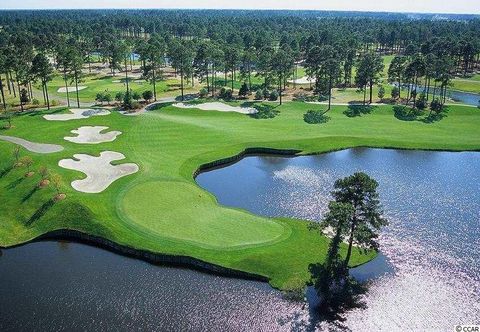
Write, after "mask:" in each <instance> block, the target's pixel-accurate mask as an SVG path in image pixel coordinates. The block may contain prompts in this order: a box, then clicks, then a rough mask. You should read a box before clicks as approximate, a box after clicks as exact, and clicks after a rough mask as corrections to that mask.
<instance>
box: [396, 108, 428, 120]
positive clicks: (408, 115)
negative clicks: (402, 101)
mask: <svg viewBox="0 0 480 332" xmlns="http://www.w3.org/2000/svg"><path fill="white" fill-rule="evenodd" d="M393 114H394V116H395V118H397V119H398V120H401V121H417V120H418V117H419V116H420V115H422V111H420V110H418V109H413V108H410V107H407V106H405V105H395V106H393Z"/></svg>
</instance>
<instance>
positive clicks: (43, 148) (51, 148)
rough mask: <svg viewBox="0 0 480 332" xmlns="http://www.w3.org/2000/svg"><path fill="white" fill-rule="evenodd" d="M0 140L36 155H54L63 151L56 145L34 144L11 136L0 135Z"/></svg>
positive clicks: (61, 147)
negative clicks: (21, 147) (19, 146)
mask: <svg viewBox="0 0 480 332" xmlns="http://www.w3.org/2000/svg"><path fill="white" fill-rule="evenodd" d="M0 140H3V141H7V142H11V143H15V144H18V145H21V146H23V147H24V148H25V149H27V150H28V151H32V152H36V153H54V152H59V151H62V150H63V146H61V145H56V144H43V143H34V142H30V141H27V140H24V139H23V138H18V137H12V136H2V135H0Z"/></svg>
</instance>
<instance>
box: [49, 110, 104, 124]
mask: <svg viewBox="0 0 480 332" xmlns="http://www.w3.org/2000/svg"><path fill="white" fill-rule="evenodd" d="M70 112H71V113H67V114H48V115H44V116H43V118H44V119H45V120H49V121H68V120H78V119H87V118H89V117H91V116H93V115H108V114H110V112H109V111H106V110H101V109H82V108H71V109H70Z"/></svg>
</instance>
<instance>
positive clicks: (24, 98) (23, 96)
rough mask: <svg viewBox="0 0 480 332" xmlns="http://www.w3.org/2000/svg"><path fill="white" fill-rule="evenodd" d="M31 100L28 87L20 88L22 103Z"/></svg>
mask: <svg viewBox="0 0 480 332" xmlns="http://www.w3.org/2000/svg"><path fill="white" fill-rule="evenodd" d="M29 101H30V97H29V96H28V91H27V89H25V88H24V89H22V90H20V102H21V103H22V104H26V103H28V102H29Z"/></svg>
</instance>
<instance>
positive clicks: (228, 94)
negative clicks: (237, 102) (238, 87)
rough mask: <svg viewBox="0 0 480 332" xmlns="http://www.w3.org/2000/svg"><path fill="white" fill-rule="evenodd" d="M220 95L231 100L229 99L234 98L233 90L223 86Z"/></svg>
mask: <svg viewBox="0 0 480 332" xmlns="http://www.w3.org/2000/svg"><path fill="white" fill-rule="evenodd" d="M219 96H220V98H222V99H225V100H229V99H232V98H233V93H232V90H230V89H225V88H222V89H221V90H220V95H219Z"/></svg>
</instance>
